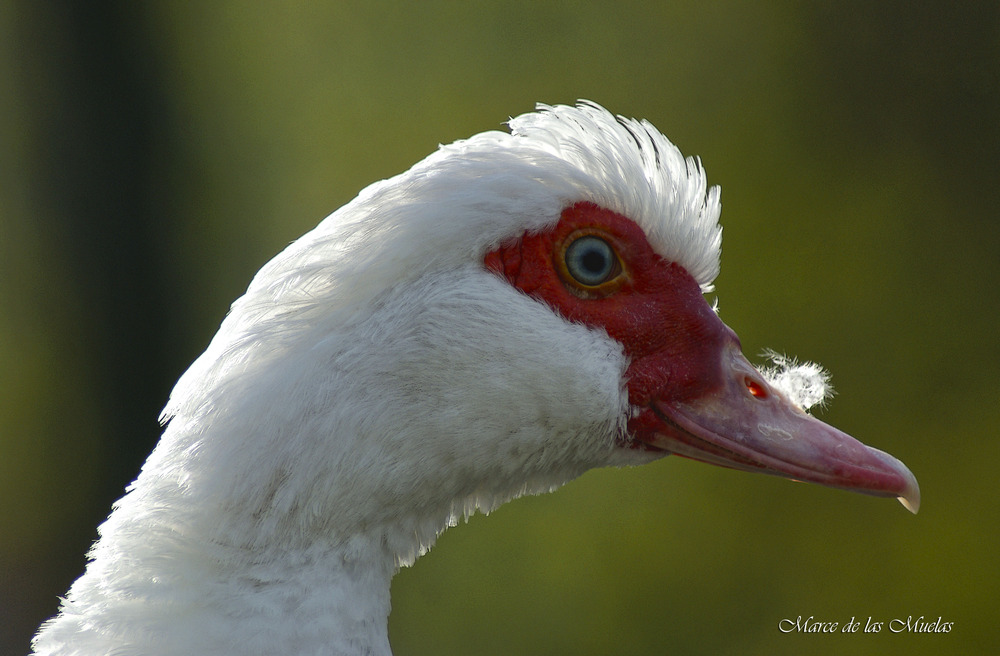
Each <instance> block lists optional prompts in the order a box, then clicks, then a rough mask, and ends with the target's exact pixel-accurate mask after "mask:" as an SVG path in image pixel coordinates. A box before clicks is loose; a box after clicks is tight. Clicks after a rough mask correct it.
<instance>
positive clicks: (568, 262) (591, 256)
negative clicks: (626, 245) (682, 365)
mask: <svg viewBox="0 0 1000 656" xmlns="http://www.w3.org/2000/svg"><path fill="white" fill-rule="evenodd" d="M615 246H616V240H615V239H614V237H613V236H612V235H610V234H608V233H607V232H605V231H603V230H600V229H597V228H581V229H579V230H574V231H573V232H571V233H570V234H568V235H567V236H566V237H565V238H564V239H562V240H560V242H559V243H558V244H557V245H556V249H555V265H556V271H557V272H558V273H559V277H560V278H561V279H562V281H563V284H564V285H565V286H566V289H568V290H569V291H570V293H572V294H573V295H575V296H578V297H580V298H605V297H607V296H610V295H612V294H614V293H615V292H617V291H618V289H619V288H621V286H622V284H623V283H624V282H625V280H626V279H627V276H626V274H625V267H624V266H623V265H622V261H621V257H620V256H619V255H618V249H617V248H616V247H615Z"/></svg>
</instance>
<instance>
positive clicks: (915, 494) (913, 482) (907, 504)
mask: <svg viewBox="0 0 1000 656" xmlns="http://www.w3.org/2000/svg"><path fill="white" fill-rule="evenodd" d="M907 473H908V474H910V472H909V470H907ZM896 498H897V499H899V502H900V503H901V504H903V507H904V508H906V509H907V510H909V511H910V512H911V513H913V514H914V515H916V514H917V512H919V510H920V486H919V485H917V479H916V478H915V477H914V476H913V474H910V475H909V480H908V481H907V486H906V489H905V490H903V493H902V494H900V495H899V496H898V497H896Z"/></svg>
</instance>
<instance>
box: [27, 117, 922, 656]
mask: <svg viewBox="0 0 1000 656" xmlns="http://www.w3.org/2000/svg"><path fill="white" fill-rule="evenodd" d="M720 212H721V201H720V191H719V188H718V187H717V186H709V185H708V184H707V179H706V174H705V171H704V168H703V166H702V164H701V162H700V160H699V159H697V158H693V157H684V156H683V155H682V154H681V152H680V151H679V150H678V148H677V147H676V146H674V144H673V143H671V142H670V141H669V140H668V139H667V138H666V137H665V136H664V135H663V134H661V133H660V132H659V131H658V130H657V129H656V128H655V127H653V125H652V124H650V123H649V122H648V121H645V120H635V119H631V118H625V117H623V116H619V115H615V114H612V113H611V112H609V111H607V110H606V109H604V108H603V107H601V106H600V105H597V104H595V103H593V102H589V101H579V102H578V103H576V104H574V105H542V104H540V105H538V106H537V107H536V108H535V110H534V111H531V112H528V113H526V114H523V115H521V116H518V117H516V118H512V119H510V120H509V123H508V129H506V130H493V131H487V132H483V133H481V134H478V135H475V136H472V137H470V138H468V139H464V140H460V141H457V142H455V143H452V144H450V145H443V146H441V147H440V148H439V149H438V150H436V151H435V152H434V153H432V154H431V155H429V156H428V157H426V158H425V159H423V160H422V161H420V162H418V163H417V164H415V165H414V166H413V167H412V168H410V169H409V170H407V171H405V172H403V173H401V174H399V175H396V176H395V177H392V178H389V179H386V180H383V181H380V182H376V183H374V184H372V185H370V186H368V187H367V188H365V189H364V190H362V191H361V192H360V193H359V194H358V196H357V197H356V198H354V199H353V200H352V201H350V202H349V203H347V204H346V205H344V206H343V207H341V208H340V209H338V210H336V211H335V212H333V213H332V214H331V215H329V216H328V217H327V218H326V219H324V220H323V221H321V222H320V223H319V224H318V225H317V226H316V227H315V228H314V229H313V230H311V231H310V232H308V233H306V234H305V235H304V236H302V237H300V238H299V239H297V240H296V241H294V242H292V243H291V244H290V245H289V246H288V247H287V248H285V249H284V250H283V251H282V252H281V253H279V254H278V255H277V256H276V257H274V258H273V259H272V260H271V261H270V262H268V263H267V264H265V265H264V266H263V268H261V269H260V271H259V272H258V273H257V274H256V275H255V277H254V278H253V280H252V281H251V283H250V285H249V287H248V289H247V291H246V293H245V294H244V295H243V296H242V297H241V298H239V299H238V300H236V301H235V302H234V303H233V305H232V306H231V308H230V311H229V313H228V314H227V315H226V317H225V319H224V320H223V322H222V324H221V326H220V328H219V330H218V332H217V334H216V335H215V336H214V338H213V339H212V340H211V342H210V344H209V346H208V347H207V349H206V350H205V352H204V353H203V354H202V355H201V356H200V357H198V358H197V359H196V360H195V362H194V363H193V364H192V365H191V367H190V368H189V369H188V370H187V371H186V372H185V373H184V374H183V375H182V376H181V378H180V379H179V381H178V382H177V384H176V386H175V387H174V389H173V391H172V392H171V394H170V397H169V400H168V402H167V405H166V407H165V408H164V410H163V412H162V415H161V417H160V419H161V422H162V423H163V424H164V430H163V433H162V436H161V438H160V440H159V442H158V443H157V445H156V447H155V449H154V450H153V451H152V453H151V454H150V455H149V457H148V459H147V460H146V462H145V464H144V465H143V467H142V469H141V472H140V473H139V475H138V477H137V478H136V480H135V481H134V482H133V483H131V484H130V485H129V486H128V487H127V488H126V492H125V494H124V496H123V497H122V498H121V499H120V500H118V501H117V502H116V503H115V504H114V505H113V508H112V511H111V513H110V515H109V516H108V518H107V519H106V520H105V521H104V523H103V524H102V525H101V526H100V527H99V537H98V539H97V541H96V542H95V543H94V545H93V547H92V548H91V550H90V552H89V554H88V564H87V566H86V570H85V572H84V573H83V574H82V576H80V578H79V579H77V580H76V581H75V582H74V583H73V584H72V586H71V587H70V589H69V591H68V593H67V594H66V595H65V597H64V598H63V599H62V600H61V605H60V608H59V610H58V614H57V615H56V616H55V617H54V618H52V619H50V620H48V621H47V622H46V623H44V624H43V625H42V627H41V628H40V629H39V632H38V633H37V635H36V636H35V638H34V640H33V643H32V645H33V653H34V654H36V655H37V656H43V655H46V656H47V655H52V656H55V655H60V656H70V655H77V656H97V655H102V656H104V655H106V654H116V655H120V656H127V655H131V654H143V655H146V656H150V655H164V656H166V655H179V654H185V655H189V654H201V655H203V656H210V655H219V656H221V655H229V654H241V655H252V654H260V655H264V654H269V655H273V654H290V655H291V654H295V655H300V654H301V655H304V654H343V655H348V654H350V655H359V654H364V655H368V656H390V654H391V647H390V644H389V639H388V630H387V624H388V616H389V612H390V582H391V580H392V578H393V576H394V574H396V573H397V572H398V571H399V570H400V568H402V567H406V566H409V565H412V564H413V563H414V561H415V560H416V559H417V558H418V557H419V556H421V555H422V554H424V553H426V551H427V550H428V549H429V548H430V547H431V546H432V545H433V544H434V541H435V539H436V538H437V537H438V535H440V534H441V532H442V531H444V530H445V529H446V528H448V527H451V526H454V525H456V524H457V523H458V522H459V521H460V520H461V519H462V518H468V517H469V516H470V515H472V514H473V513H476V512H487V513H488V512H490V511H491V510H493V509H495V508H497V507H498V506H499V505H501V504H503V503H505V502H507V501H509V500H512V499H515V498H517V497H519V496H522V495H526V494H539V493H544V492H550V491H552V490H555V489H556V488H558V487H559V486H561V485H563V484H564V483H566V482H568V481H571V480H573V479H574V478H576V477H578V476H580V475H581V474H583V473H584V472H586V471H588V470H590V469H593V468H597V467H629V466H636V465H642V464H645V463H649V462H652V461H655V460H659V459H661V458H664V457H666V456H669V455H672V454H673V455H677V456H682V457H684V458H687V459H691V460H696V461H701V462H704V463H708V464H712V465H718V466H722V467H727V468H730V469H735V470H741V471H748V472H758V473H764V474H771V475H777V476H782V477H785V478H790V479H794V480H798V481H805V482H812V483H817V484H820V485H824V486H828V487H832V488H840V489H844V490H850V491H855V492H861V493H865V494H869V495H874V496H881V497H894V498H897V499H899V500H900V501H901V502H902V503H903V505H904V506H906V507H907V508H908V509H910V510H911V511H913V512H916V511H917V509H918V507H919V503H920V492H919V487H918V484H917V481H916V478H915V477H914V475H913V474H912V473H911V472H910V470H909V469H907V467H906V466H905V465H903V464H902V463H901V462H900V461H899V460H897V459H896V458H894V457H893V456H890V455H889V454H887V453H884V452H882V451H879V450H877V449H874V448H872V447H869V446H866V445H864V444H862V443H861V442H859V441H857V440H855V439H854V438H852V437H851V436H849V435H847V434H846V433H843V432H841V431H839V430H837V429H836V428H833V427H832V426H829V425H827V424H825V423H823V422H822V421H820V420H819V419H817V418H815V417H814V416H813V415H811V414H809V412H808V410H809V409H810V407H811V406H812V405H815V404H816V403H817V402H820V401H822V400H823V399H824V398H825V397H826V396H827V395H828V391H829V385H828V379H827V375H826V373H825V372H824V371H823V370H822V369H821V368H819V367H818V366H816V365H812V364H811V363H802V364H800V363H798V362H796V361H794V360H792V359H790V358H784V357H783V356H777V357H775V365H774V366H772V367H761V368H758V367H756V366H754V365H753V364H751V363H750V361H749V360H748V359H747V358H746V357H745V356H744V355H743V354H742V349H741V346H740V342H739V339H738V337H737V335H736V333H735V332H734V331H733V330H731V329H730V328H729V327H728V326H727V325H726V324H724V323H723V322H722V320H721V318H720V316H719V312H718V307H717V304H714V303H710V302H709V301H708V299H707V296H706V295H707V294H709V293H710V292H711V291H712V290H713V281H714V279H715V278H716V276H717V274H718V272H719V262H720V253H721V230H722V229H721V227H720V224H719V217H720Z"/></svg>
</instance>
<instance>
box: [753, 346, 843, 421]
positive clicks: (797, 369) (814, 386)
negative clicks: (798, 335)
mask: <svg viewBox="0 0 1000 656" xmlns="http://www.w3.org/2000/svg"><path fill="white" fill-rule="evenodd" d="M761 355H762V356H763V357H766V358H767V359H768V360H770V361H771V366H769V367H763V368H761V373H762V374H763V375H764V378H766V379H767V382H768V383H769V384H770V385H771V387H774V388H775V389H777V390H778V391H779V392H781V393H782V394H783V395H784V396H785V397H786V398H787V399H788V400H789V401H791V402H792V403H794V404H795V405H796V406H797V407H799V408H801V409H802V410H803V411H807V412H808V411H809V409H810V408H812V407H814V406H817V405H819V406H824V405H826V402H827V401H829V400H830V398H831V397H832V396H833V394H834V391H833V387H832V386H831V385H830V373H829V372H828V371H827V370H826V369H824V368H823V367H821V366H820V365H818V364H816V363H815V362H799V361H798V360H796V359H795V358H794V357H791V356H788V355H784V354H782V353H778V352H777V351H772V350H771V349H767V350H765V351H764V352H763V353H762V354H761Z"/></svg>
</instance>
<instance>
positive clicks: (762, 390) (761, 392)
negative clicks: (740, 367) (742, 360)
mask: <svg viewBox="0 0 1000 656" xmlns="http://www.w3.org/2000/svg"><path fill="white" fill-rule="evenodd" d="M743 382H744V383H745V384H746V386H747V391H748V392H750V396H752V397H754V398H756V399H766V398H767V396H768V394H767V387H765V386H764V385H763V384H762V383H761V382H759V381H756V380H754V379H753V378H751V377H750V376H747V377H746V378H744V379H743Z"/></svg>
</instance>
